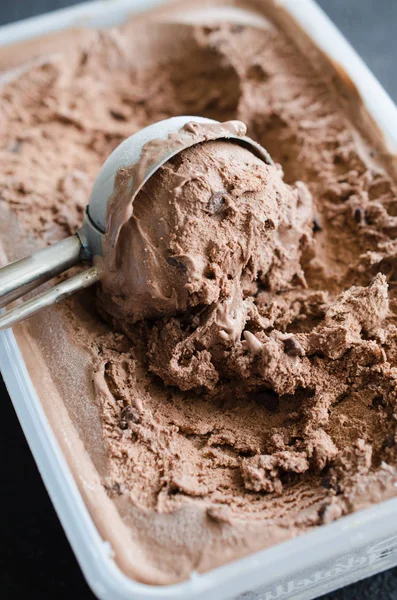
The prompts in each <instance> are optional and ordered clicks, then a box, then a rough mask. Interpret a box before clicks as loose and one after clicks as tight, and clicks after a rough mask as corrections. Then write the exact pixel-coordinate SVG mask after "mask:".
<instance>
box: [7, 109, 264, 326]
mask: <svg viewBox="0 0 397 600" xmlns="http://www.w3.org/2000/svg"><path fill="white" fill-rule="evenodd" d="M217 123H218V122H217V121H214V120H212V119H205V118H202V117H173V118H171V119H166V120H164V121H160V122H158V123H154V124H153V125H150V126H149V127H146V128H145V129H141V130H140V131H138V132H137V133H135V134H134V135H132V136H131V137H129V138H127V139H126V140H125V141H124V142H123V143H121V144H120V145H119V146H118V147H117V148H116V149H115V150H114V152H112V154H111V155H110V156H109V157H108V159H107V160H106V162H105V163H104V164H103V166H102V168H101V170H100V171H99V174H98V177H97V178H96V180H95V183H94V186H93V188H92V192H91V196H90V199H89V204H88V206H87V209H86V212H85V216H84V221H83V225H82V227H81V228H80V229H79V230H78V231H76V233H75V234H74V235H72V236H71V237H69V238H67V239H65V240H62V241H60V242H57V243H56V244H54V245H52V246H49V247H48V248H44V249H43V250H39V251H38V252H35V253H34V254H32V255H31V256H28V257H26V258H22V259H20V260H17V261H15V262H13V263H11V264H9V265H7V266H5V267H3V268H2V269H0V308H3V307H5V306H7V305H8V304H9V303H10V302H13V301H14V300H17V299H18V298H20V297H21V296H23V295H24V294H26V293H27V292H30V291H32V290H34V289H35V288H37V287H38V286H39V285H41V284H43V283H44V282H46V281H48V280H50V279H52V278H53V277H55V276H56V275H59V274H60V273H62V272H64V271H66V270H67V269H69V268H70V267H72V266H74V265H77V264H78V263H80V262H86V263H91V266H90V267H89V268H88V269H86V270H84V271H82V272H80V273H78V274H77V275H74V276H73V277H70V278H69V279H66V280H64V281H62V282H61V283H58V284H56V285H55V286H54V287H52V288H50V289H49V290H47V291H45V292H43V293H41V294H38V295H36V296H34V297H33V298H31V299H30V300H27V301H25V302H23V303H21V304H18V305H17V306H15V307H14V308H12V309H10V310H8V311H7V312H4V313H3V314H2V315H0V331H1V330H3V329H6V328H7V327H10V326H12V325H14V324H15V323H18V322H19V321H22V320H23V319H25V318H27V317H29V316H31V315H33V314H34V313H37V312H38V311H40V310H42V309H44V308H46V307H47V306H51V305H52V304H54V303H56V302H60V301H61V300H62V299H63V298H65V297H67V296H69V295H71V294H73V293H74V292H76V291H77V290H80V289H83V288H86V287H89V286H90V285H92V284H93V283H95V282H96V281H98V280H99V279H100V269H99V268H98V267H97V266H96V265H92V262H93V259H94V257H95V256H102V253H103V242H104V238H105V234H106V214H107V208H108V201H109V199H110V198H111V196H112V194H113V191H114V185H115V177H116V174H117V172H118V170H119V169H120V168H121V167H131V166H132V165H134V164H138V162H139V161H140V159H141V155H142V152H143V151H144V148H145V147H146V145H147V143H148V142H150V141H152V140H164V142H165V143H164V146H162V145H161V144H160V145H159V148H160V152H159V153H157V154H156V156H155V157H154V158H153V160H152V161H150V160H149V161H148V162H147V163H145V170H144V172H143V173H142V175H141V177H140V178H139V184H138V185H135V186H134V194H135V195H136V194H137V193H138V192H139V190H140V189H141V188H142V187H143V185H144V184H145V183H146V182H147V180H148V179H149V178H150V177H151V176H152V175H153V174H154V173H155V172H156V171H157V169H159V168H160V167H161V166H162V165H164V164H165V163H166V162H167V161H168V160H170V159H171V158H172V157H173V156H175V155H176V154H179V153H180V152H182V151H183V150H185V149H186V148H188V147H190V146H193V145H195V144H197V143H199V142H200V141H205V140H209V139H212V140H214V139H231V140H233V141H234V142H235V143H238V144H240V145H244V146H246V147H248V148H249V149H250V150H251V151H252V152H254V153H255V154H256V155H257V156H258V157H259V158H261V159H262V160H264V161H265V162H267V163H268V164H272V161H271V158H270V156H269V154H268V153H267V152H266V150H265V149H264V148H262V147H261V146H260V145H259V144H257V143H256V142H254V141H253V140H251V139H250V138H248V137H246V136H244V135H235V134H233V133H230V132H228V131H225V130H221V131H218V132H217V131H216V128H215V130H214V133H213V134H212V135H210V136H206V137H205V139H204V140H203V139H198V138H197V137H195V136H194V135H191V136H185V137H184V138H183V142H182V144H181V143H179V144H178V145H177V146H175V145H174V146H173V145H172V144H167V143H166V142H167V140H169V139H170V136H171V137H172V135H173V134H177V132H179V131H180V130H181V129H182V128H183V127H187V128H189V127H191V126H192V131H194V124H198V125H199V126H200V125H205V124H208V125H211V124H213V125H214V124H217ZM162 148H164V149H163V150H162ZM132 183H133V182H131V184H132ZM131 259H132V260H133V257H131Z"/></svg>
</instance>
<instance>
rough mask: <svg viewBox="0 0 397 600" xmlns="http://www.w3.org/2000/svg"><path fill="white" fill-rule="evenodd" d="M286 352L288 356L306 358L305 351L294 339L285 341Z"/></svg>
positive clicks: (290, 338)
mask: <svg viewBox="0 0 397 600" xmlns="http://www.w3.org/2000/svg"><path fill="white" fill-rule="evenodd" d="M283 344H284V350H285V353H286V354H288V356H305V351H304V349H303V348H302V346H301V345H300V343H299V342H298V340H297V339H296V338H294V337H289V338H287V339H285V340H283Z"/></svg>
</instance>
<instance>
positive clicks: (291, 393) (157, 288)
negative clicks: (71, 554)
mask: <svg viewBox="0 0 397 600" xmlns="http://www.w3.org/2000/svg"><path fill="white" fill-rule="evenodd" d="M229 4H233V5H234V6H238V7H242V8H245V9H247V10H248V9H249V13H244V14H248V15H249V19H248V17H247V19H248V21H249V23H251V24H247V20H245V21H244V23H243V22H240V21H239V20H238V19H236V17H235V16H233V18H231V17H229V16H228V13H227V11H225V12H224V13H223V16H222V10H225V5H226V2H222V1H221V0H220V1H219V2H216V1H215V0H214V2H208V3H205V6H212V5H214V6H219V7H220V9H219V11H218V12H216V15H217V16H216V22H215V21H214V19H213V18H210V17H208V19H206V17H205V13H203V12H202V3H201V4H200V8H201V12H200V13H199V20H200V22H197V17H195V16H194V15H195V12H194V7H195V5H194V4H192V5H191V6H190V9H189V11H188V12H187V13H186V11H187V10H188V9H187V8H186V3H183V4H182V3H181V4H179V5H176V7H175V9H174V10H171V9H170V8H167V11H164V10H159V11H154V12H152V13H150V14H148V15H146V16H145V15H143V16H141V17H139V18H137V21H134V20H132V21H131V22H129V23H127V24H125V25H124V26H122V27H121V28H118V29H112V30H110V31H106V32H94V31H81V32H80V34H79V35H76V34H75V35H74V39H75V43H74V45H73V48H70V47H69V48H68V51H67V52H66V51H63V49H62V48H60V49H59V48H58V47H57V44H56V41H54V44H53V46H51V43H50V40H48V39H47V41H46V56H45V57H43V56H42V57H40V56H39V52H38V53H37V52H36V53H35V56H36V61H35V62H34V63H32V64H31V65H30V66H29V67H28V68H26V69H25V70H24V71H23V72H21V73H20V74H19V75H18V76H17V77H16V78H14V79H13V80H12V81H9V82H8V83H6V84H5V85H4V86H3V88H2V89H1V92H0V96H1V100H0V111H1V117H0V127H1V134H2V135H1V138H0V139H1V142H0V143H1V152H0V167H1V173H2V175H1V179H0V211H1V215H0V216H1V219H0V233H1V239H2V243H3V246H4V251H5V253H6V254H7V256H8V258H9V259H13V258H16V257H17V255H18V254H19V255H23V254H26V252H27V251H28V250H31V249H32V248H34V247H36V246H39V245H40V244H45V243H48V242H51V241H53V240H55V239H59V238H61V237H63V236H65V235H67V234H69V233H70V232H71V231H74V229H75V227H76V226H78V225H79V224H80V223H81V219H82V211H83V207H84V205H85V203H86V201H87V198H88V195H89V190H90V186H91V184H92V181H93V179H94V177H95V175H96V173H97V171H98V170H99V167H100V165H101V163H102V162H103V160H104V159H105V158H106V156H107V155H108V154H109V152H110V151H111V150H112V149H113V148H115V147H116V146H117V145H118V144H119V143H120V142H121V141H122V139H124V138H125V137H126V136H128V135H130V134H131V133H133V132H135V131H136V130H138V129H140V128H141V127H143V126H145V125H147V124H149V123H151V122H154V121H156V120H159V119H163V118H166V117H169V116H174V115H178V114H197V115H202V116H208V117H211V118H215V119H218V120H220V121H228V120H230V119H239V120H242V121H244V122H245V123H246V124H247V126H248V135H250V136H251V137H252V138H253V139H255V140H257V141H259V142H260V143H261V144H262V145H263V146H265V147H266V148H267V149H268V150H269V152H270V153H271V155H272V157H273V159H274V161H275V163H276V165H277V164H280V165H282V169H283V171H284V178H283V177H282V173H281V167H278V166H269V165H266V164H265V163H263V162H261V161H259V159H257V158H255V157H254V156H253V155H252V154H250V153H249V151H248V150H244V149H242V148H240V147H238V146H235V145H234V144H232V143H229V142H223V141H219V142H205V143H202V145H199V146H197V147H192V148H191V149H189V150H187V151H185V152H184V153H183V154H181V155H179V156H178V157H176V158H174V159H172V160H171V161H170V162H169V163H168V164H167V165H165V166H164V167H162V168H161V169H160V171H159V172H158V173H157V174H156V176H154V177H153V178H152V179H151V180H150V182H149V183H148V184H147V185H146V186H145V188H144V190H143V191H142V192H141V193H140V195H139V197H137V198H136V204H135V206H134V208H133V211H132V215H133V216H132V217H131V218H129V219H127V220H126V222H125V225H124V226H123V227H122V229H121V230H120V239H119V244H117V245H116V249H117V253H119V254H120V256H119V260H120V261H121V262H119V267H120V273H121V275H120V277H123V273H126V271H127V276H126V277H124V279H123V281H122V282H121V287H120V285H119V287H117V285H116V288H117V289H116V288H115V289H112V278H110V279H107V280H104V283H103V289H101V288H100V287H99V288H98V289H97V290H89V291H86V292H84V293H82V294H80V295H79V296H78V297H75V298H72V299H70V300H68V301H67V302H65V303H64V304H63V305H62V306H59V307H56V308H54V309H52V310H51V311H49V312H47V313H46V314H45V315H38V316H36V317H34V318H32V319H30V321H29V322H28V323H26V324H24V325H23V326H21V327H19V328H16V334H17V337H18V341H19V344H20V345H21V347H22V350H23V353H24V357H25V360H26V361H27V363H28V367H29V369H30V373H31V376H32V379H33V381H34V384H35V386H36V389H37V392H38V394H39V396H40V399H41V401H42V403H43V406H44V407H45V410H46V412H47V414H48V418H49V420H50V422H51V424H52V427H53V429H54V431H55V433H56V434H57V437H58V439H59V442H60V444H61V445H62V448H63V450H64V453H65V455H66V457H67V459H68V461H69V464H70V465H71V468H72V470H73V473H74V475H75V478H76V480H77V481H78V483H79V486H80V489H81V491H82V494H83V496H84V498H85V500H86V502H87V506H88V507H89V509H90V511H91V513H92V515H93V517H94V519H95V521H96V523H97V525H98V527H99V529H100V531H101V532H102V535H103V537H104V538H105V539H108V540H109V541H110V542H111V544H112V547H113V549H114V552H115V559H116V561H117V562H118V564H119V565H120V566H121V568H122V569H123V570H124V571H125V572H126V573H128V574H129V575H130V576H133V577H135V578H137V579H139V580H140V581H146V582H151V583H153V582H156V583H169V582H175V581H178V580H181V579H183V578H187V577H189V575H190V574H191V573H192V571H194V570H195V571H205V570H208V569H210V568H213V567H214V566H216V565H220V564H222V563H224V562H226V561H229V560H232V559H234V558H237V557H239V556H242V555H245V554H247V553H249V552H253V551H254V550H256V549H258V548H263V547H266V546H269V545H271V544H274V543H278V542H280V541H281V540H283V539H287V538H290V537H292V536H295V535H298V534H301V533H303V532H305V531H308V530H310V529H311V528H314V527H317V526H320V525H323V524H325V523H329V522H330V521H332V520H334V519H336V518H339V517H340V516H342V515H345V514H347V513H350V512H352V511H354V510H357V509H359V508H361V507H363V506H367V505H369V504H371V503H373V502H378V501H381V500H384V499H386V498H388V497H390V496H393V495H395V494H396V492H397V488H396V485H395V484H396V482H397V469H396V466H397V429H396V406H397V390H396V367H397V342H396V333H397V321H396V255H397V250H396V241H395V238H396V227H397V222H396V214H397V208H396V207H397V195H396V183H395V177H396V174H395V173H396V172H395V165H394V164H393V159H392V157H391V156H390V154H388V152H387V149H386V148H385V146H384V140H383V139H382V136H381V135H380V134H379V132H377V130H376V128H374V127H373V126H371V127H370V126H369V124H370V119H369V118H368V115H367V113H366V111H365V108H364V107H363V106H362V104H361V103H360V100H359V98H357V96H356V95H355V91H354V89H353V88H352V86H351V85H349V81H348V80H347V81H346V80H345V81H342V80H341V79H340V77H339V75H340V69H339V70H335V68H334V66H332V65H331V64H328V63H327V62H326V61H325V59H324V57H322V56H321V55H320V54H319V53H318V52H317V51H316V50H315V49H314V48H313V46H312V45H311V44H310V42H309V41H308V40H307V39H306V38H305V37H304V36H303V35H300V34H299V33H297V31H296V30H294V33H293V35H292V36H290V34H289V30H288V28H286V29H285V30H284V27H287V25H286V20H285V18H284V17H285V15H284V13H283V12H282V9H277V8H275V3H273V2H259V1H254V0H246V1H245V2H238V1H236V2H229V3H228V5H229ZM221 8H222V10H221ZM197 14H198V13H197ZM280 23H283V27H281V26H280ZM29 52H30V53H32V47H31V46H30V47H29ZM15 56H16V54H15V52H14V53H13V60H14V63H15ZM0 64H2V57H1V56H0ZM134 212H135V214H134ZM161 219H164V220H163V221H161ZM177 227H178V228H179V229H177ZM161 238H163V239H161ZM16 240H18V242H20V243H18V246H16ZM119 249H120V252H119ZM145 250H146V252H145ZM134 253H135V254H136V255H138V256H139V257H141V258H140V259H139V260H137V261H134V262H128V263H126V264H127V269H126V270H125V269H124V266H125V265H124V266H123V264H121V263H122V261H124V259H125V257H126V256H127V254H128V256H130V255H131V254H134ZM130 268H132V269H133V273H132V276H131V275H130V272H129V271H128V269H130ZM228 276H229V277H228ZM142 282H143V283H142ZM116 283H117V282H116ZM130 283H131V284H133V292H134V293H136V302H135V300H134V299H133V298H132V296H131V294H130V288H126V293H124V294H123V295H121V294H119V291H117V290H120V289H123V286H124V285H128V286H129V285H130ZM119 284H120V282H119ZM131 289H132V288H131Z"/></svg>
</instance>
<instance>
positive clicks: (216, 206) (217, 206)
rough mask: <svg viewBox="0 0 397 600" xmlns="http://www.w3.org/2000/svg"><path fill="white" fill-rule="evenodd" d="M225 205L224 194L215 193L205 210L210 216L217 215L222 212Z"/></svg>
mask: <svg viewBox="0 0 397 600" xmlns="http://www.w3.org/2000/svg"><path fill="white" fill-rule="evenodd" d="M224 204H225V197H224V192H215V193H214V194H212V196H211V198H210V199H209V200H208V204H207V206H206V208H205V211H206V212H207V213H208V214H210V215H215V214H216V213H217V212H219V211H220V210H221V208H222V207H223V205H224Z"/></svg>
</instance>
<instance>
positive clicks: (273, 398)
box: [254, 389, 280, 413]
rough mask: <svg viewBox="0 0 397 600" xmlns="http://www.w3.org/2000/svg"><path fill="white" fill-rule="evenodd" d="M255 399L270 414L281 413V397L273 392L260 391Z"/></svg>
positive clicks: (255, 395)
mask: <svg viewBox="0 0 397 600" xmlns="http://www.w3.org/2000/svg"><path fill="white" fill-rule="evenodd" d="M254 399H255V402H256V403H257V404H259V405H260V406H263V407H264V408H266V410H268V411H269V412H271V413H278V412H280V397H279V395H278V394H277V393H276V392H274V391H273V390H270V389H269V390H268V389H264V390H260V391H258V392H256V393H255V394H254Z"/></svg>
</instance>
